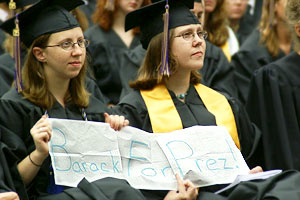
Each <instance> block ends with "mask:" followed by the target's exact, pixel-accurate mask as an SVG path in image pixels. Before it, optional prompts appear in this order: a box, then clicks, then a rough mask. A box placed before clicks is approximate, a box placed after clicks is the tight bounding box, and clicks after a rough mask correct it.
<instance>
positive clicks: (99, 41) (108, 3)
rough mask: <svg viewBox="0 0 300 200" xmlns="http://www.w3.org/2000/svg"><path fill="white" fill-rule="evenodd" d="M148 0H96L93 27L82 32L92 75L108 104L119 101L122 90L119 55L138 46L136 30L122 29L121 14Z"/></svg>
mask: <svg viewBox="0 0 300 200" xmlns="http://www.w3.org/2000/svg"><path fill="white" fill-rule="evenodd" d="M149 3H150V0H134V1H129V0H98V2H97V7H96V10H95V13H94V14H93V22H94V23H95V25H94V26H92V27H91V28H89V29H88V30H87V31H86V32H85V33H84V34H85V37H86V38H87V39H89V40H90V41H91V45H90V46H89V48H88V52H89V53H90V56H91V60H92V61H91V67H92V71H93V72H94V74H93V75H94V78H95V80H96V82H97V84H98V86H99V87H100V89H101V91H102V92H103V94H104V95H105V96H106V97H107V98H108V100H109V102H108V103H109V105H114V104H117V103H118V102H119V98H120V94H121V91H122V84H121V81H120V77H121V76H122V74H120V58H121V56H122V55H123V53H124V52H130V51H131V50H132V49H134V48H135V47H136V46H137V45H139V44H140V43H139V30H138V29H135V30H131V31H129V32H125V31H124V23H125V15H126V14H127V13H129V12H131V11H133V10H136V9H138V8H140V7H141V6H145V5H148V4H149Z"/></svg>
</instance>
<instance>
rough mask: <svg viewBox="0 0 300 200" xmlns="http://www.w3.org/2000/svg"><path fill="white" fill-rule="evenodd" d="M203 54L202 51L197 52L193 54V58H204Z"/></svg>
mask: <svg viewBox="0 0 300 200" xmlns="http://www.w3.org/2000/svg"><path fill="white" fill-rule="evenodd" d="M202 55H203V52H202V51H196V52H195V53H193V54H192V56H202Z"/></svg>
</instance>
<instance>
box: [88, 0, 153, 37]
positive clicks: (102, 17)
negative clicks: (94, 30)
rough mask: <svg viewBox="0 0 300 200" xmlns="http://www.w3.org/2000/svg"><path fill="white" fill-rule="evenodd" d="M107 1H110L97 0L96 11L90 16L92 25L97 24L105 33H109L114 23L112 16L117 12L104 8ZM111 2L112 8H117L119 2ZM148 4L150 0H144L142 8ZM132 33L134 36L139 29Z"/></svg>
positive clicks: (116, 0)
mask: <svg viewBox="0 0 300 200" xmlns="http://www.w3.org/2000/svg"><path fill="white" fill-rule="evenodd" d="M107 1H110V0H98V2H97V6H96V10H95V12H94V14H93V16H92V19H93V22H94V24H99V26H100V27H101V28H102V29H103V30H105V31H109V30H110V29H111V27H112V25H113V21H114V16H115V14H116V12H117V9H112V10H110V9H107V8H106V4H107ZM113 1H114V8H117V4H118V3H119V0H113ZM150 3H151V1H150V0H144V1H143V4H142V6H146V5H149V4H150ZM133 32H134V34H138V33H139V32H140V29H139V28H135V29H134V31H133Z"/></svg>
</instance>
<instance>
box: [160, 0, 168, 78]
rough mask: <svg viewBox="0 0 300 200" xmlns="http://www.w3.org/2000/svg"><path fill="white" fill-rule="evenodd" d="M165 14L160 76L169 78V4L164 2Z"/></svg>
mask: <svg viewBox="0 0 300 200" xmlns="http://www.w3.org/2000/svg"><path fill="white" fill-rule="evenodd" d="M165 9H166V12H165V14H164V39H163V45H162V58H161V68H160V74H162V75H166V76H170V68H169V60H168V55H169V3H168V0H166V6H165Z"/></svg>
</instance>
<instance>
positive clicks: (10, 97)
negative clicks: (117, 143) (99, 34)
mask: <svg viewBox="0 0 300 200" xmlns="http://www.w3.org/2000/svg"><path fill="white" fill-rule="evenodd" d="M81 4H83V1H81V0H64V1H62V0H60V1H55V0H41V1H39V2H38V3H37V4H35V5H33V6H31V7H30V8H28V9H27V10H25V11H23V12H21V13H20V14H19V15H17V16H16V17H15V18H12V19H10V20H8V21H6V22H4V23H3V24H1V27H2V28H3V29H4V30H6V31H7V32H11V31H12V30H13V29H15V27H16V30H14V31H19V32H20V40H21V41H22V42H23V43H24V44H25V45H26V46H27V47H29V50H28V56H27V59H26V61H25V64H24V67H23V74H22V76H19V77H18V79H17V80H19V81H17V82H16V85H17V88H18V89H19V92H17V91H16V90H15V89H14V88H13V89H11V90H10V91H9V92H8V93H6V94H5V95H4V96H3V97H2V98H1V99H0V110H1V112H0V122H1V125H3V127H4V131H6V130H7V131H10V132H11V134H10V136H11V137H12V139H10V140H8V141H6V142H5V143H6V144H7V143H8V142H13V141H16V142H17V141H18V144H19V145H18V144H15V145H8V147H9V148H11V149H13V150H14V154H15V156H16V157H17V158H18V165H17V169H18V172H19V174H20V176H21V177H22V181H21V182H19V183H18V184H23V183H24V185H26V186H27V189H28V195H29V198H34V199H35V198H36V197H39V196H45V195H48V194H51V193H58V192H60V191H62V190H63V189H64V188H62V187H61V186H57V185H55V184H54V181H53V178H54V176H53V170H52V168H51V160H50V156H49V147H48V142H49V140H50V138H51V128H50V124H49V122H48V121H47V120H46V118H47V117H48V116H49V117H53V118H63V119H75V120H91V121H100V122H104V121H106V122H109V123H110V124H111V127H112V128H114V129H120V128H121V127H123V126H124V125H127V124H128V121H127V120H125V119H124V117H123V116H109V115H108V114H105V108H106V105H104V104H103V103H102V102H101V101H99V100H97V99H96V98H95V97H93V96H90V94H89V93H88V92H87V90H86V88H85V85H84V79H85V73H86V69H87V63H86V62H85V60H86V47H87V45H88V44H89V42H88V41H87V40H86V39H85V38H84V35H83V32H82V30H81V28H80V27H79V24H78V22H77V21H76V19H75V18H74V17H73V15H71V14H70V13H69V11H70V10H72V9H73V8H75V7H77V6H79V5H81ZM16 19H18V20H16ZM15 22H17V25H15ZM20 78H22V80H20ZM23 142H24V144H25V147H26V148H25V150H23V149H20V148H19V146H22V143H23ZM19 161H21V162H19Z"/></svg>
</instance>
